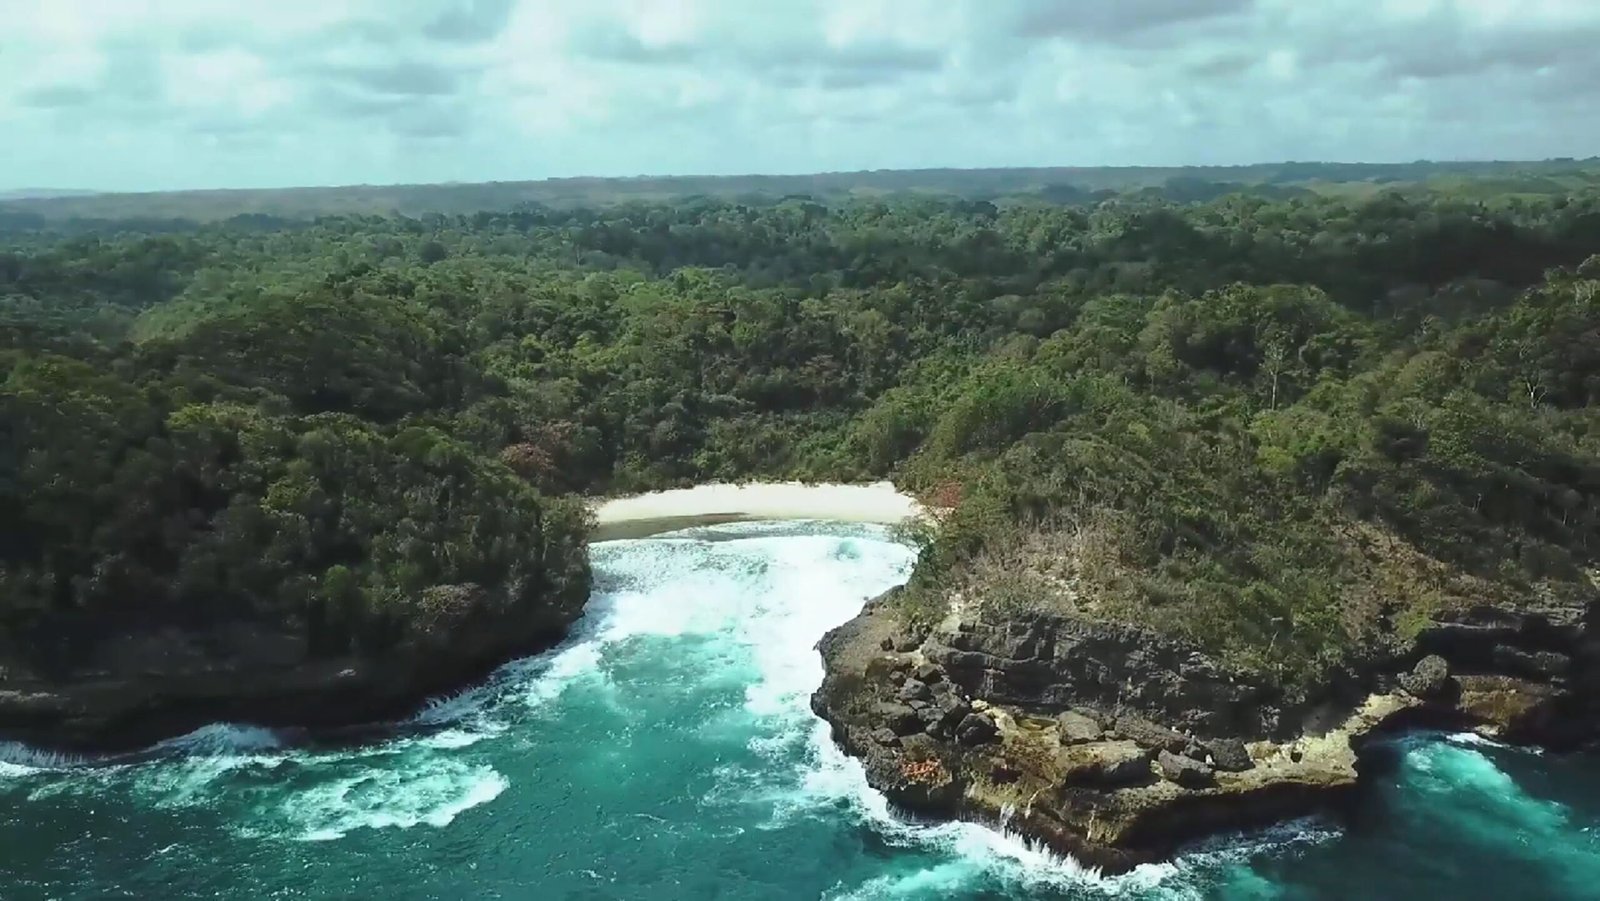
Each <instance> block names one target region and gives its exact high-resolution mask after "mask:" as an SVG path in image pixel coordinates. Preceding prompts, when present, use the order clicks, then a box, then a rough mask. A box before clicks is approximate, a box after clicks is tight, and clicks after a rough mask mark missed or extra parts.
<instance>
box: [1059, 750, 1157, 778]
mask: <svg viewBox="0 0 1600 901" xmlns="http://www.w3.org/2000/svg"><path fill="white" fill-rule="evenodd" d="M1058 759H1059V761H1060V763H1061V775H1062V783H1063V784H1064V785H1066V786H1069V787H1070V786H1074V785H1093V786H1116V785H1128V784H1131V783H1134V782H1143V781H1145V780H1146V779H1148V778H1149V777H1150V751H1149V750H1147V749H1145V748H1141V747H1139V746H1138V745H1137V744H1135V743H1134V742H1131V741H1125V740H1124V741H1100V742H1093V743H1090V744H1082V745H1074V746H1073V747H1071V748H1066V749H1063V750H1062V751H1061V753H1060V756H1059V758H1058Z"/></svg>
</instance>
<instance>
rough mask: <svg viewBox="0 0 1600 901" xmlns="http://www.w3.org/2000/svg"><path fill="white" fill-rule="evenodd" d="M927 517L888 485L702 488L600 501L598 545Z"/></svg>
mask: <svg viewBox="0 0 1600 901" xmlns="http://www.w3.org/2000/svg"><path fill="white" fill-rule="evenodd" d="M922 515H924V513H923V509H922V505H921V504H918V503H917V502H916V501H915V500H914V499H912V498H911V497H910V496H909V495H905V494H902V493H900V492H899V491H897V490H895V487H894V485H892V484H890V483H889V482H877V483H875V484H872V485H805V484H801V483H799V482H780V483H766V484H749V485H727V484H712V485H697V486H695V487H693V488H680V489H677V490H673V491H655V492H651V493H650V494H639V495H634V496H632V497H619V498H612V499H610V500H604V501H600V502H599V503H598V504H596V506H595V519H596V521H597V523H598V526H597V528H596V529H595V532H594V535H593V540H594V541H607V540H610V539H615V538H644V537H646V536H649V535H655V534H658V533H660V532H670V531H672V530H674V529H684V528H689V527H691V526H697V525H714V524H717V523H725V522H748V521H751V520H774V519H827V520H835V521H840V522H874V523H885V524H894V523H899V522H904V521H905V520H908V519H914V518H916V517H919V516H922Z"/></svg>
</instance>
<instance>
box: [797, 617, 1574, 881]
mask: <svg viewBox="0 0 1600 901" xmlns="http://www.w3.org/2000/svg"><path fill="white" fill-rule="evenodd" d="M892 595H893V593H891V594H890V595H888V596H885V597H883V598H879V599H877V600H875V601H873V602H871V603H869V604H868V605H867V607H866V608H865V609H864V610H863V611H862V613H861V615H860V616H858V617H856V618H855V619H854V620H852V621H850V622H849V623H846V624H845V625H843V626H841V627H839V628H838V629H835V630H834V631H833V632H831V633H829V634H828V635H827V636H826V637H825V638H824V639H823V641H822V642H821V643H820V645H819V649H820V651H821V652H822V656H823V660H824V663H825V666H826V670H827V675H826V678H825V680H824V682H823V684H822V686H821V688H820V689H819V690H818V691H817V693H816V694H815V696H814V697H813V707H814V709H815V710H816V712H817V713H818V714H819V715H820V716H822V717H824V718H825V719H827V720H828V721H829V722H830V723H831V724H832V727H833V732H834V736H835V738H836V740H837V741H838V742H839V743H840V744H841V746H842V747H843V748H844V749H845V750H846V751H847V752H849V753H850V754H852V755H854V756H856V757H858V758H859V759H860V760H861V761H862V763H863V764H864V766H865V768H866V773H867V777H868V779H869V781H870V782H871V783H872V785H874V786H875V787H877V788H878V789H880V790H881V791H883V792H884V793H885V794H886V795H887V796H888V797H889V798H890V799H891V801H893V802H894V803H896V804H897V805H899V806H900V807H902V808H904V809H906V810H908V811H911V812H913V813H916V814H921V815H925V816H931V817H937V818H961V819H968V820H974V821H978V822H983V823H987V824H991V825H996V826H1004V827H1005V828H1007V829H1010V830H1012V831H1015V832H1017V833H1020V834H1021V835H1023V836H1025V837H1027V838H1030V839H1034V840H1039V841H1042V842H1044V843H1046V844H1047V845H1048V846H1049V847H1051V848H1052V849H1054V850H1056V851H1058V852H1060V853H1064V854H1070V855H1072V856H1074V857H1076V858H1077V859H1079V860H1081V861H1083V862H1085V863H1088V864H1090V865H1093V866H1098V867H1101V868H1103V869H1104V870H1106V871H1109V872H1118V871H1125V870H1128V869H1130V868H1132V867H1134V866H1136V865H1138V864H1140V863H1144V862H1149V861H1155V860H1160V859H1163V858H1166V857H1169V856H1171V855H1172V854H1174V853H1175V852H1176V851H1177V850H1178V849H1180V848H1181V847H1182V846H1184V845H1185V844H1186V843H1190V842H1193V841H1195V840H1197V839H1200V838H1203V837H1206V836H1209V835H1212V834H1215V833H1219V832H1227V831H1232V830H1238V829H1244V828H1250V827H1255V826H1260V825H1265V824H1268V823H1271V822H1274V821H1279V820H1283V819H1288V818H1293V817H1297V816H1302V815H1306V814H1310V813H1314V812H1319V811H1334V810H1338V809H1339V808H1341V806H1343V805H1345V804H1347V803H1348V802H1349V801H1350V800H1351V799H1352V798H1353V796H1354V793H1355V791H1356V789H1357V786H1358V783H1359V780H1360V778H1361V772H1362V769H1363V765H1364V763H1365V762H1366V760H1365V759H1364V757H1363V750H1364V749H1365V748H1366V747H1367V746H1368V743H1369V741H1370V740H1371V739H1373V738H1374V737H1376V736H1379V735H1381V734H1384V733H1386V732H1392V731H1395V730H1400V729H1406V728H1445V729H1452V730H1473V731H1476V732H1479V733H1480V734H1483V735H1485V736H1487V737H1493V738H1496V739H1500V740H1504V741H1510V742H1521V743H1535V744H1540V745H1545V746H1549V747H1553V748H1559V749H1575V748H1580V747H1583V746H1585V745H1587V744H1589V743H1591V742H1592V741H1594V739H1595V737H1596V734H1597V733H1596V726H1597V723H1600V716H1597V715H1596V714H1597V709H1596V702H1595V698H1596V691H1595V689H1596V688H1597V687H1600V686H1597V681H1600V642H1597V641H1596V640H1595V638H1594V637H1593V636H1592V634H1591V631H1590V628H1589V626H1590V623H1591V621H1592V618H1593V615H1594V613H1593V609H1594V608H1593V607H1592V606H1591V607H1587V608H1571V609H1553V610H1543V611H1537V612H1526V611H1524V612H1515V611H1508V610H1502V609H1496V608H1492V607H1483V608H1477V609H1467V610H1462V611H1457V612H1455V613H1454V614H1451V615H1449V616H1448V617H1441V618H1440V620H1439V621H1437V622H1434V623H1432V624H1431V625H1429V626H1428V627H1426V628H1424V629H1423V630H1422V631H1421V633H1420V634H1419V635H1418V637H1417V638H1416V640H1415V642H1414V643H1413V644H1412V646H1411V647H1410V648H1409V649H1407V650H1406V652H1405V653H1401V654H1389V655H1383V656H1381V657H1378V658H1375V659H1372V660H1369V661H1366V662H1365V663H1364V664H1363V666H1362V667H1361V668H1359V669H1357V670H1354V671H1352V672H1349V673H1347V674H1345V677H1344V678H1342V679H1338V680H1334V682H1333V683H1332V684H1329V685H1327V686H1326V687H1325V689H1324V690H1323V691H1321V692H1320V693H1318V694H1315V695H1314V696H1311V697H1307V698H1304V699H1298V700H1290V699H1287V698H1285V697H1284V696H1283V695H1282V694H1281V693H1280V692H1278V691H1276V690H1274V689H1272V688H1270V687H1269V686H1268V683H1267V682H1266V681H1265V680H1263V679H1258V678H1253V677H1252V675H1251V674H1249V673H1243V672H1237V671H1230V670H1228V669H1226V668H1225V667H1223V666H1222V665H1221V664H1219V663H1218V662H1217V661H1216V660H1214V659H1212V658H1210V657H1208V656H1207V655H1205V654H1203V653H1201V652H1200V651H1198V650H1197V649H1194V648H1191V647H1187V646H1185V645H1184V644H1183V643H1181V642H1177V641H1173V640H1171V639H1169V638H1165V637H1162V636H1160V635H1157V634H1154V633H1152V632H1150V631H1147V630H1145V629H1142V628H1139V627H1135V626H1131V625H1126V624H1120V623H1115V622H1100V621H1095V620H1093V619H1089V618H1086V617H1078V616H1072V615H1031V616H1020V617H1013V618H1007V619H1005V620H1004V621H985V620H984V619H983V618H982V617H981V616H979V615H977V614H975V613H972V612H967V613H965V614H952V616H951V617H950V618H948V619H946V621H945V622H943V623H941V624H940V625H939V626H938V627H936V628H934V629H932V630H931V631H928V632H927V633H926V634H908V633H907V632H906V631H905V630H904V628H903V627H902V625H901V620H900V619H899V618H898V617H897V616H896V615H895V612H894V610H893V609H892Z"/></svg>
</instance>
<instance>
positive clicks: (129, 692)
mask: <svg viewBox="0 0 1600 901" xmlns="http://www.w3.org/2000/svg"><path fill="white" fill-rule="evenodd" d="M457 588H458V589H460V590H456V591H454V592H453V593H452V596H450V597H444V598H441V600H442V601H444V602H446V603H442V604H441V605H440V611H439V615H438V616H437V617H436V618H435V619H434V620H433V621H431V622H428V623H424V624H422V627H420V628H417V629H415V630H414V631H413V633H412V634H410V635H408V637H407V638H406V639H405V640H404V641H402V642H401V643H400V644H399V645H397V646H395V647H393V648H391V649H389V650H388V651H385V652H384V653H382V654H348V655H339V656H336V657H329V656H321V655H317V654H315V653H313V652H312V650H311V649H310V648H308V647H307V642H306V641H305V639H304V637H303V636H300V635H296V634H293V633H292V632H290V631H287V630H286V629H285V628H284V627H283V626H282V625H281V624H279V625H273V624H270V623H245V622H225V623H216V624H211V625H207V626H203V627H202V626H194V625H186V626H184V627H182V628H179V627H164V628H162V627H153V626H151V625H150V624H148V623H144V624H141V623H130V624H119V628H117V629H110V630H108V629H106V628H104V627H101V628H98V629H88V628H85V629H84V630H82V632H81V634H77V633H73V634H70V635H69V636H68V637H69V638H70V639H71V640H72V641H73V642H76V643H75V644H74V645H73V653H72V654H70V655H67V656H68V657H69V658H70V659H71V660H72V661H74V665H73V666H72V667H71V668H62V669H60V670H59V671H50V672H39V671H36V670H35V671H30V670H29V669H27V668H25V667H22V666H18V665H16V663H15V660H16V658H14V657H13V656H12V655H9V654H7V653H6V649H5V648H0V739H4V740H16V741H21V742H24V743H27V744H32V745H37V746H40V747H49V748H63V749H68V750H73V751H82V752H89V753H98V752H115V751H125V750H131V749H136V748H140V747H145V746H148V745H150V744H153V743H155V742H157V741H160V740H162V739H165V738H170V737H172V736H174V735H179V734H182V733H184V732H188V731H191V730H193V729H196V728H199V727H200V726H203V725H205V724H207V723H214V722H248V723H254V724H259V725H263V726H269V727H289V728H301V727H303V728H308V729H317V730H333V729H346V728H350V727H359V726H363V725H372V726H377V725H378V724H382V723H385V722H393V721H394V720H396V719H399V718H402V717H405V716H407V715H409V714H410V713H412V712H413V711H415V710H416V708H417V706H418V705H419V704H421V703H423V702H424V701H425V700H426V699H427V698H429V697H431V696H435V695H439V694H442V693H445V692H449V691H454V690H457V689H459V688H460V687H461V686H463V685H466V684H470V683H472V682H474V681H477V680H479V679H481V678H483V677H484V676H486V675H488V674H489V672H490V671H492V670H493V669H494V668H495V667H497V666H499V665H500V664H502V663H504V662H506V661H507V660H510V659H513V658H515V657H518V656H522V655H526V654H531V653H535V652H538V651H541V650H544V649H546V648H548V647H550V646H551V645H553V644H555V643H556V642H558V641H560V640H561V638H562V637H563V636H564V635H565V634H566V630H567V627H568V626H569V625H570V624H571V623H572V622H573V621H574V620H576V619H577V617H578V616H579V615H580V614H581V613H582V611H583V604H584V601H585V600H586V599H587V597H588V584H587V581H584V582H582V583H574V584H573V585H571V586H569V587H568V588H567V590H566V591H565V592H564V593H563V594H559V595H555V594H551V595H544V596H540V597H536V598H529V599H518V598H516V597H515V596H514V595H515V594H516V592H515V591H511V590H503V591H499V592H485V591H480V590H476V589H475V587H473V590H466V588H467V587H465V586H461V587H457ZM19 656H20V655H19Z"/></svg>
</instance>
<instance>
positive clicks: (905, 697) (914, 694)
mask: <svg viewBox="0 0 1600 901" xmlns="http://www.w3.org/2000/svg"><path fill="white" fill-rule="evenodd" d="M899 698H900V700H902V701H931V700H933V692H932V690H930V689H929V688H928V684H927V683H926V682H922V681H920V680H917V679H907V680H906V681H905V684H904V685H901V686H900V691H899Z"/></svg>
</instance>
